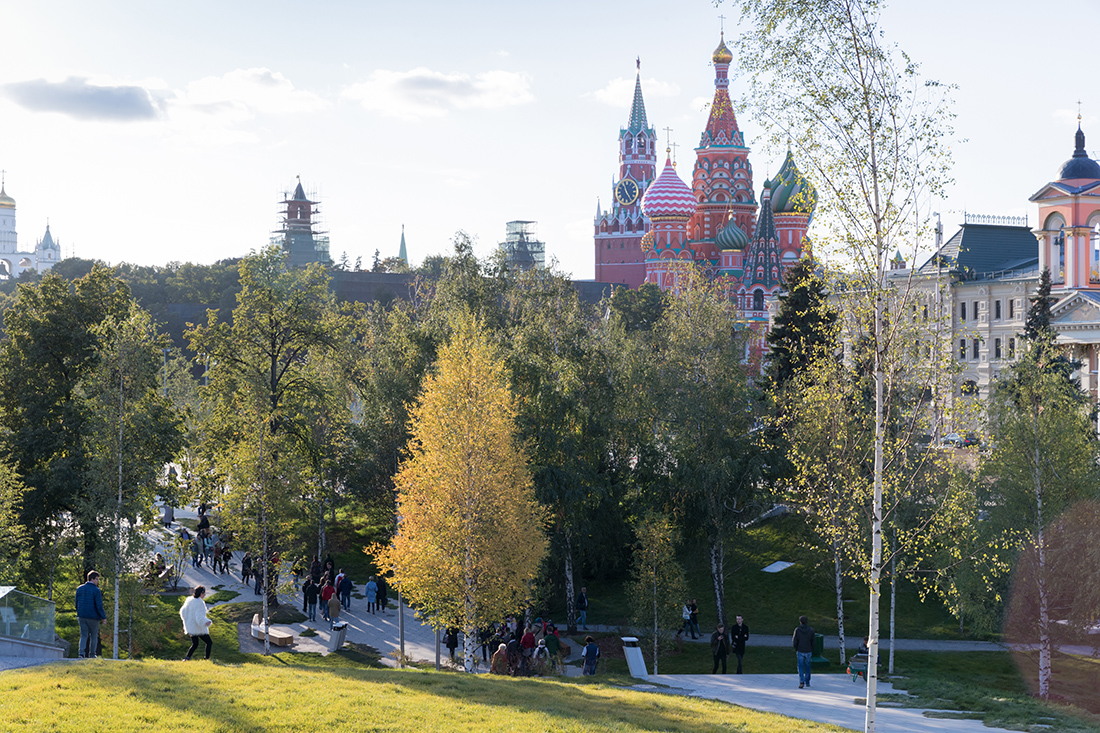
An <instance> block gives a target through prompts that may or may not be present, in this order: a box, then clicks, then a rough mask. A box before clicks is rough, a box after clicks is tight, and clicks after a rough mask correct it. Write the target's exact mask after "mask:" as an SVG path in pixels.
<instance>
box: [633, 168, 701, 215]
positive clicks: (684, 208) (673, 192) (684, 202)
mask: <svg viewBox="0 0 1100 733" xmlns="http://www.w3.org/2000/svg"><path fill="white" fill-rule="evenodd" d="M697 208H699V204H698V203H697V202H696V201H695V196H694V195H693V194H692V193H691V189H690V188H688V187H687V184H686V183H684V182H683V181H681V180H680V176H678V175H676V169H675V168H674V167H673V166H672V161H671V160H670V159H668V158H666V159H665V169H664V170H663V171H661V175H659V176H657V179H656V180H655V181H653V183H651V184H649V188H647V189H646V192H645V196H643V197H642V213H643V214H645V215H646V216H648V217H649V218H650V219H656V218H660V217H678V218H684V219H686V218H688V217H689V216H691V215H692V214H694V213H695V210H696V209H697Z"/></svg>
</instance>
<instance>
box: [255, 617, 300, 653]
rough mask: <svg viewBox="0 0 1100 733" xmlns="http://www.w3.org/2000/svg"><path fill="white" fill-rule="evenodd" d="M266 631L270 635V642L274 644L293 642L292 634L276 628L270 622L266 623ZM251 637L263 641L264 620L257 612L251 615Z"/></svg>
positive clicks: (284, 644) (289, 643) (288, 644)
mask: <svg viewBox="0 0 1100 733" xmlns="http://www.w3.org/2000/svg"><path fill="white" fill-rule="evenodd" d="M267 631H268V634H269V635H270V636H271V643H272V644H274V645H275V646H290V645H291V644H293V643H294V634H292V633H290V632H289V631H283V630H280V629H276V628H275V627H274V626H271V625H270V624H268V627H267ZM252 638H253V639H259V640H260V641H263V638H264V622H263V619H261V618H260V614H258V613H257V614H254V615H253V616H252Z"/></svg>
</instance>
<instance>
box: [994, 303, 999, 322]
mask: <svg viewBox="0 0 1100 733" xmlns="http://www.w3.org/2000/svg"><path fill="white" fill-rule="evenodd" d="M993 320H995V321H999V320H1001V301H999V300H995V301H993Z"/></svg>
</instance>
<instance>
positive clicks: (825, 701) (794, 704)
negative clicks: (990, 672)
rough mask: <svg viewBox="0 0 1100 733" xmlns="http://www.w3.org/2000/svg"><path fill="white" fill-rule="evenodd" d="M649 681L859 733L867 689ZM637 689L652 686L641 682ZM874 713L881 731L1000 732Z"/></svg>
mask: <svg viewBox="0 0 1100 733" xmlns="http://www.w3.org/2000/svg"><path fill="white" fill-rule="evenodd" d="M648 682H649V683H655V684H659V685H668V686H669V687H672V688H675V689H677V690H683V691H684V693H685V694H688V695H692V696H694V697H704V698H708V699H711V700H723V701H725V702H729V703H733V704H735V705H741V706H742V707H747V708H752V709H753V710H763V711H766V712H771V713H780V714H782V715H788V716H790V717H792V718H801V719H803V720H815V721H817V722H820V723H832V724H834V725H839V726H843V727H845V728H852V729H854V730H863V723H864V715H865V708H864V704H863V702H862V700H860V701H859V702H858V703H857V702H856V699H857V698H864V697H865V696H866V694H867V686H866V683H864V682H863V681H862V680H860V681H858V682H852V678H851V677H850V676H848V675H839V674H822V675H816V674H815V675H814V676H813V679H812V681H811V686H810V687H807V688H806V689H804V690H800V689H798V675H795V674H745V675H702V674H662V675H650V677H649V680H648ZM636 689H643V690H644V689H652V690H656V689H657V688H656V687H654V686H653V684H644V683H643V684H639V685H637V686H636ZM893 691H894V690H893V688H892V687H891V685H890V684H889V683H886V682H881V681H880V682H879V693H880V694H886V693H890V692H893ZM903 694H904V693H903ZM876 712H877V715H876V728H877V730H878V731H880V733H981V731H986V732H987V733H988V731H990V730H1000V729H999V728H987V727H986V726H985V725H984V724H983V723H982V721H980V720H956V719H950V718H927V717H925V716H924V713H925V711H924V710H920V709H917V708H902V707H896V704H893V705H891V704H890V703H885V704H884V703H879V705H878V707H877V711H876Z"/></svg>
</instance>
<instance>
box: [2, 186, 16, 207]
mask: <svg viewBox="0 0 1100 733" xmlns="http://www.w3.org/2000/svg"><path fill="white" fill-rule="evenodd" d="M0 207H3V208H5V209H14V208H15V199H13V198H12V197H11V196H9V195H8V192H7V191H5V190H4V188H3V186H0Z"/></svg>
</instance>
